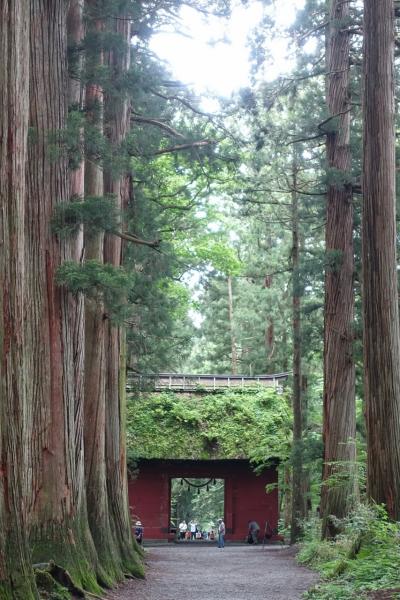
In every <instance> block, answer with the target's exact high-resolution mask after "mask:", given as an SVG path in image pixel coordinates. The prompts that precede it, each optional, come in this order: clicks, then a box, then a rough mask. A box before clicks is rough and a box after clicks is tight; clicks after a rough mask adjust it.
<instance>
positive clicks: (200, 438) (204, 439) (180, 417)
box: [127, 386, 291, 463]
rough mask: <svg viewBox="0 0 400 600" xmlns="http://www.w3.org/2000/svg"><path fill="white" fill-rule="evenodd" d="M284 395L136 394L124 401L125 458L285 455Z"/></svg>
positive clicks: (255, 391) (260, 390) (256, 391)
mask: <svg viewBox="0 0 400 600" xmlns="http://www.w3.org/2000/svg"><path fill="white" fill-rule="evenodd" d="M290 421H291V417H290V408H289V403H288V399H287V397H286V395H285V394H277V393H276V391H275V390H273V389H268V388H265V387H262V386H259V387H254V388H251V389H245V390H235V389H228V390H226V391H223V392H221V391H219V392H214V393H208V394H207V393H205V394H204V393H199V394H197V393H194V394H182V393H174V392H161V393H148V392H147V393H144V392H142V393H137V394H136V395H132V396H130V397H129V399H128V414H127V440H128V456H129V458H130V459H131V460H132V459H136V458H170V459H173V458H175V459H185V458H186V459H197V460H200V459H237V458H249V459H250V460H254V461H255V462H258V463H262V462H265V461H266V460H268V459H269V458H272V457H278V458H284V457H285V456H287V453H288V447H289V440H290V435H291V433H290Z"/></svg>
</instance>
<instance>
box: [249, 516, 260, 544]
mask: <svg viewBox="0 0 400 600" xmlns="http://www.w3.org/2000/svg"><path fill="white" fill-rule="evenodd" d="M248 527H249V531H248V534H247V541H248V543H249V544H258V534H259V531H260V526H259V524H258V523H257V521H249V522H248Z"/></svg>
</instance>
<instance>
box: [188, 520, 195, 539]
mask: <svg viewBox="0 0 400 600" xmlns="http://www.w3.org/2000/svg"><path fill="white" fill-rule="evenodd" d="M189 527H190V539H191V540H195V539H196V531H197V523H196V521H195V520H194V519H192V520H191V521H190V522H189Z"/></svg>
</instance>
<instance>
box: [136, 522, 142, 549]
mask: <svg viewBox="0 0 400 600" xmlns="http://www.w3.org/2000/svg"><path fill="white" fill-rule="evenodd" d="M135 539H136V541H137V543H138V544H141V543H142V541H143V526H142V524H141V522H140V521H136V523H135Z"/></svg>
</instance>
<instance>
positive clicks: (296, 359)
mask: <svg viewBox="0 0 400 600" xmlns="http://www.w3.org/2000/svg"><path fill="white" fill-rule="evenodd" d="M295 153H296V150H294V156H293V165H292V187H293V192H292V267H293V293H292V320H293V321H292V322H293V451H292V465H293V474H292V519H291V527H290V543H291V544H294V543H295V542H296V541H297V540H298V539H299V538H300V537H301V534H302V519H304V517H305V499H304V494H303V486H302V484H303V407H302V394H301V300H300V276H299V255H300V252H299V207H298V197H297V192H296V191H295V190H296V189H297V171H298V168H297V164H296V154H295Z"/></svg>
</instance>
